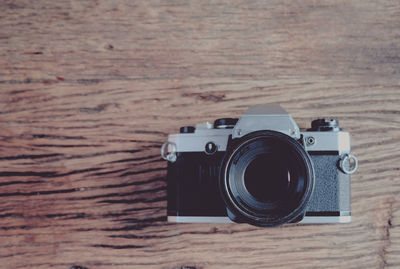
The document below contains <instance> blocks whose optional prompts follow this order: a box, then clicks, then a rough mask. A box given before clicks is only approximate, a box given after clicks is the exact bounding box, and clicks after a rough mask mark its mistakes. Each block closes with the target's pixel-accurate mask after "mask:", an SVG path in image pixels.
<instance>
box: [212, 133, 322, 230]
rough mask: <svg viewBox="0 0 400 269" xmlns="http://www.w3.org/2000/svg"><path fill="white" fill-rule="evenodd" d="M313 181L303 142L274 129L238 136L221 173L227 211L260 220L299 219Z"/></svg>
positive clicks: (255, 221)
mask: <svg viewBox="0 0 400 269" xmlns="http://www.w3.org/2000/svg"><path fill="white" fill-rule="evenodd" d="M313 187H314V172H313V166H312V162H311V160H310V157H309V155H308V154H307V152H306V151H305V149H304V147H303V146H302V145H301V144H300V143H299V142H297V141H296V140H295V139H293V138H291V137H289V136H287V135H285V134H283V133H280V132H275V131H257V132H253V133H250V134H248V135H246V136H244V137H242V138H240V139H238V140H236V141H234V143H233V144H232V145H231V146H230V147H229V149H228V150H227V152H226V154H225V157H224V160H223V163H222V166H221V172H220V177H219V189H220V192H221V195H222V197H223V200H224V202H225V204H226V206H227V208H228V209H229V211H230V212H231V213H232V214H234V215H235V217H236V219H239V220H240V221H242V222H247V223H250V224H253V225H256V226H276V225H281V224H284V223H287V222H291V221H294V220H297V219H299V217H301V216H302V214H304V212H305V208H306V206H307V202H308V201H309V198H310V197H311V193H312V191H313Z"/></svg>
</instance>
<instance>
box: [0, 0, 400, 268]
mask: <svg viewBox="0 0 400 269" xmlns="http://www.w3.org/2000/svg"><path fill="white" fill-rule="evenodd" d="M0 10H1V12H0V148H1V151H0V238H1V240H0V264H2V266H4V268H50V267H54V268H69V269H78V268H86V269H89V268H90V269H93V268H100V269H101V268H121V269H122V268H144V267H146V268H277V267H282V268H398V267H400V228H399V227H400V226H399V222H400V203H399V194H398V193H399V191H400V183H399V175H400V173H399V162H400V154H399V151H398V150H399V146H400V145H399V142H400V132H399V131H400V118H399V114H400V80H399V78H400V46H399V44H400V16H399V15H400V4H399V3H398V2H396V1H379V2H375V1H358V0H357V1H290V2H286V1H233V0H231V1H211V2H207V3H204V2H200V1H175V0H174V1H168V2H163V1H153V0H151V1H135V2H133V1H122V0H115V1H92V0H88V1H65V0H55V1H35V2H32V1H26V0H17V1H2V2H1V3H0ZM271 102H276V103H280V104H281V105H282V106H284V107H285V108H286V109H287V110H288V111H289V112H290V113H291V114H292V115H293V117H294V118H295V120H296V121H297V123H298V124H299V126H301V127H308V126H309V124H310V121H311V120H312V119H314V118H317V117H336V118H338V119H339V120H340V123H341V125H342V127H343V128H344V129H345V130H347V131H349V132H350V133H351V134H352V151H353V153H354V154H355V155H356V156H357V157H358V159H359V170H358V171H357V173H356V174H354V175H353V177H352V215H353V222H352V223H351V224H347V225H292V226H286V227H278V228H271V229H265V228H264V229H262V228H257V227H253V226H250V225H245V224H243V225H237V224H178V225H176V224H170V223H166V182H165V176H166V169H165V168H166V163H165V162H164V161H163V160H162V159H161V158H160V156H159V148H160V146H161V144H162V143H163V142H164V141H165V140H166V137H167V135H168V134H169V133H173V132H176V131H177V130H178V128H179V127H180V126H183V125H190V124H195V123H198V122H202V121H212V120H214V119H215V118H219V117H226V116H238V115H240V114H241V113H242V112H243V111H244V110H245V109H246V108H247V107H248V106H251V105H255V104H263V103H271Z"/></svg>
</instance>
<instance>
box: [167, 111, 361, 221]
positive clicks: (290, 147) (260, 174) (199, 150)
mask: <svg viewBox="0 0 400 269" xmlns="http://www.w3.org/2000/svg"><path fill="white" fill-rule="evenodd" d="M161 155H162V156H163V158H164V159H166V160H168V173H167V182H168V183H167V184H168V187H167V192H168V221H170V222H237V223H249V224H253V225H256V226H276V225H281V224H284V223H298V222H300V223H347V222H350V221H351V215H350V174H352V173H353V172H355V171H356V169H357V159H356V158H355V157H354V156H353V155H351V154H350V136H349V133H347V132H344V131H342V129H341V128H339V126H338V121H337V120H334V119H317V120H314V121H312V123H311V129H307V130H304V131H303V130H302V131H300V129H299V127H298V126H297V125H296V123H295V122H294V120H293V118H292V117H291V116H290V115H289V114H288V113H287V112H286V111H285V110H284V109H283V108H281V107H280V106H279V105H276V104H269V105H261V106H254V107H250V108H249V109H248V110H247V111H246V112H245V113H244V114H243V115H242V116H241V117H240V118H239V119H236V118H223V119H218V120H216V121H215V122H214V124H210V123H202V124H197V125H196V127H191V126H185V127H182V128H181V129H180V133H179V134H171V135H169V137H168V142H166V143H165V144H164V145H163V146H162V148H161Z"/></svg>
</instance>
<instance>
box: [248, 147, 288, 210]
mask: <svg viewBox="0 0 400 269" xmlns="http://www.w3.org/2000/svg"><path fill="white" fill-rule="evenodd" d="M244 186H245V188H246V189H247V191H248V192H249V193H250V195H252V196H253V197H254V199H255V200H258V201H260V202H274V201H277V200H279V199H280V198H282V197H285V196H287V195H288V193H287V192H288V191H289V186H290V168H289V167H287V165H286V164H285V163H284V162H279V160H278V159H277V158H275V156H272V155H268V154H261V155H260V156H258V157H257V158H255V159H254V160H253V161H251V162H250V164H249V165H248V166H247V167H246V170H245V173H244Z"/></svg>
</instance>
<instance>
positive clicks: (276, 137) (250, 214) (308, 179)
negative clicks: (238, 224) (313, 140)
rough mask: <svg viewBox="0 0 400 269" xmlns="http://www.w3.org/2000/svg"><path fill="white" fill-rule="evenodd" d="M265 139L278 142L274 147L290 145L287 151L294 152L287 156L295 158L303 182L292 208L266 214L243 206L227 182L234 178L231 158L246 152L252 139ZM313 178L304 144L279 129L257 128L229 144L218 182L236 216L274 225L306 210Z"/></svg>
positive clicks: (297, 216) (223, 196)
mask: <svg viewBox="0 0 400 269" xmlns="http://www.w3.org/2000/svg"><path fill="white" fill-rule="evenodd" d="M264 140H265V141H269V140H272V141H275V143H277V144H278V146H279V147H278V146H277V145H275V147H276V148H280V146H282V147H283V148H287V149H289V150H290V153H293V155H294V156H290V157H291V158H294V159H295V160H296V165H300V166H301V169H302V170H301V171H302V172H304V182H305V184H303V185H301V186H300V187H299V188H302V194H301V197H300V198H299V200H298V201H296V202H294V205H293V208H291V207H289V211H288V212H287V214H285V215H279V214H278V215H277V214H272V213H271V215H268V214H267V213H266V214H265V215H263V214H261V215H260V214H256V213H254V211H252V210H249V209H248V208H246V207H244V206H243V205H242V204H241V203H240V202H239V201H238V199H237V197H235V195H234V194H233V193H232V186H233V185H231V184H230V182H231V181H232V180H235V179H232V178H230V174H231V171H230V170H231V167H232V166H234V165H235V164H234V162H238V161H237V157H239V158H240V154H246V150H247V151H251V144H252V143H255V142H257V141H264ZM243 152H245V153H243ZM271 154H272V153H271ZM243 174H244V173H243ZM243 180H244V179H243ZM314 180H315V179H314V169H313V165H312V161H311V159H310V157H309V155H308V154H307V152H306V151H305V149H304V147H303V146H302V145H301V144H300V143H299V142H297V141H296V140H294V139H293V138H291V137H289V136H287V135H285V134H283V133H280V132H276V131H256V132H252V133H249V134H247V135H246V136H243V137H242V138H240V139H238V140H236V141H234V143H233V144H232V145H231V146H230V147H229V148H228V150H227V152H226V154H225V157H224V159H223V161H222V165H221V170H220V176H219V181H218V183H219V189H220V193H221V196H222V198H223V200H224V202H225V205H226V207H227V209H228V210H229V211H230V212H232V213H233V214H234V215H235V217H236V218H237V219H240V221H243V222H247V223H250V224H253V225H256V226H277V225H281V224H284V223H287V222H290V221H293V220H295V219H297V218H299V217H300V216H301V215H302V214H303V213H304V212H305V208H306V206H307V203H308V201H309V199H310V197H311V194H312V191H313V188H314ZM239 196H240V195H239Z"/></svg>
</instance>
